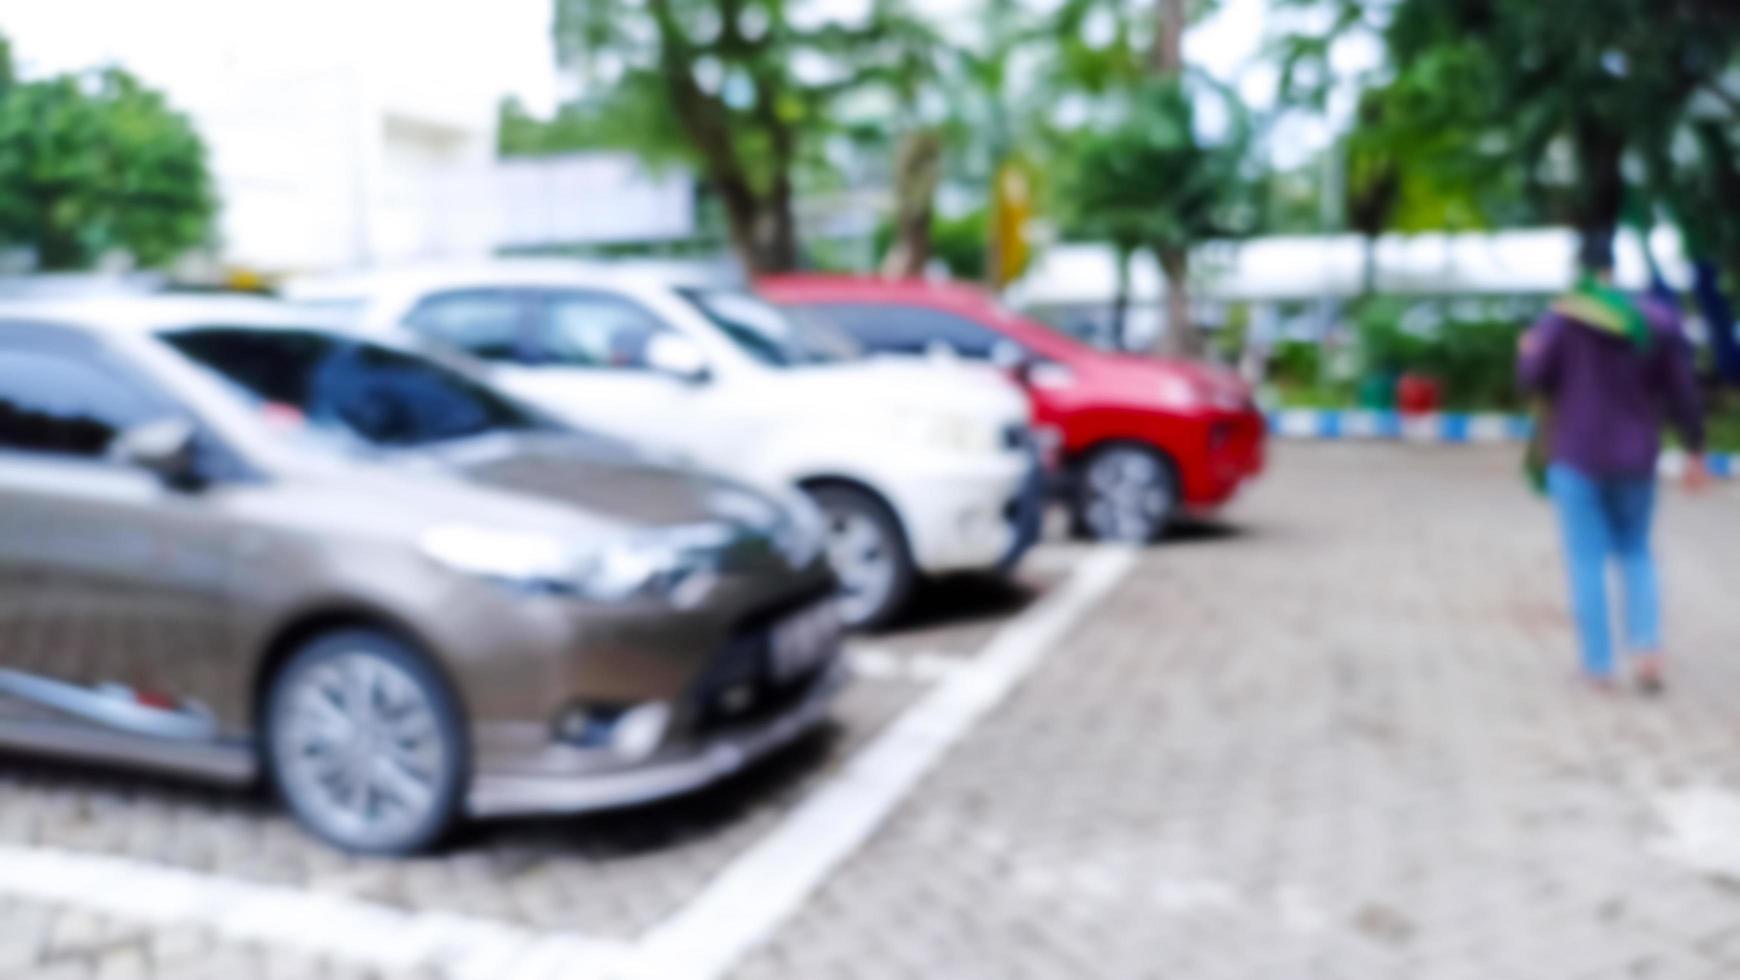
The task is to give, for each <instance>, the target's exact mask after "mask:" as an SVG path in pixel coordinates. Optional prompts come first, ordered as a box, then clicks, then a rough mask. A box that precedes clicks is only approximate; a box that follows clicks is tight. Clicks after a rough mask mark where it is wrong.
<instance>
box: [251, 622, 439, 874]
mask: <svg viewBox="0 0 1740 980" xmlns="http://www.w3.org/2000/svg"><path fill="white" fill-rule="evenodd" d="M264 719H265V724H264V726H263V731H262V733H261V738H262V741H263V743H264V755H265V760H266V764H267V767H268V770H269V772H270V773H271V777H272V782H273V784H274V785H275V786H276V787H277V790H278V793H279V795H280V796H281V797H282V798H283V800H284V801H285V803H286V804H288V806H289V808H290V810H291V812H292V813H294V814H295V815H296V818H297V820H298V821H300V822H301V824H302V825H303V826H304V827H306V828H307V829H308V830H309V831H311V832H312V833H314V834H315V835H316V836H318V837H320V838H321V839H323V840H325V841H327V842H328V843H331V844H333V845H334V846H336V847H338V848H340V849H342V850H346V851H351V852H354V853H360V854H380V855H404V854H414V853H417V852H420V851H424V850H427V849H428V848H430V847H433V846H434V845H435V844H436V843H437V842H439V841H440V840H441V839H442V838H443V837H444V836H445V835H446V834H447V833H448V832H449V831H450V830H451V829H452V828H453V826H454V824H455V823H456V822H457V820H458V817H459V811H460V805H461V802H462V799H463V796H464V791H465V787H466V786H467V784H468V782H469V779H468V775H469V761H470V760H469V752H468V746H467V743H466V738H465V725H464V715H463V713H462V711H461V710H460V708H459V702H458V699H457V698H456V697H455V696H454V695H453V692H452V690H451V688H450V687H449V686H448V684H447V682H446V681H445V679H444V678H442V677H441V675H440V674H439V673H438V672H437V671H436V670H435V669H434V667H433V666H431V664H430V663H429V661H428V660H427V659H426V658H425V657H423V656H422V655H421V654H420V653H419V652H418V651H416V650H415V649H413V648H412V647H410V646H409V645H407V644H406V643H404V642H402V641H400V640H399V639H397V638H395V637H393V636H391V635H390V634H387V633H384V632H380V631H377V630H369V629H347V630H340V631H336V632H332V633H328V634H325V635H323V636H320V637H317V638H315V639H314V640H312V641H311V642H309V643H307V644H305V645H303V646H302V647H301V648H299V649H298V650H297V651H296V652H295V653H293V654H292V655H291V656H290V657H289V659H287V660H286V661H285V662H284V663H283V665H282V666H281V667H280V669H279V670H278V671H277V672H276V674H275V676H273V678H272V680H271V686H270V688H269V689H268V691H267V694H266V704H265V713H264Z"/></svg>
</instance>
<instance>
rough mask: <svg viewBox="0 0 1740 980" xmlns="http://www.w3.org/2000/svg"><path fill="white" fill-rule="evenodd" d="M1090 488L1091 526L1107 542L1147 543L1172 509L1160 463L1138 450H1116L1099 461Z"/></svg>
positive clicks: (1090, 471) (1091, 473)
mask: <svg viewBox="0 0 1740 980" xmlns="http://www.w3.org/2000/svg"><path fill="white" fill-rule="evenodd" d="M1087 486H1088V506H1087V515H1086V516H1087V523H1088V526H1089V528H1091V529H1092V530H1093V532H1094V536H1095V537H1097V538H1101V539H1103V540H1112V541H1135V542H1143V541H1147V540H1149V539H1151V538H1153V537H1154V535H1155V533H1156V532H1157V531H1159V529H1160V524H1161V522H1162V521H1163V520H1164V519H1165V516H1166V513H1167V511H1168V510H1170V509H1171V507H1172V490H1171V487H1170V484H1169V483H1168V481H1167V479H1166V473H1165V470H1164V469H1163V467H1162V465H1161V463H1160V461H1159V460H1156V459H1154V458H1153V457H1152V456H1149V455H1148V454H1147V453H1143V452H1138V451H1136V450H1130V449H1122V450H1116V451H1113V452H1110V453H1107V454H1106V455H1104V456H1101V457H1100V458H1099V459H1098V460H1095V461H1094V463H1093V465H1092V466H1091V467H1089V469H1088V473H1087Z"/></svg>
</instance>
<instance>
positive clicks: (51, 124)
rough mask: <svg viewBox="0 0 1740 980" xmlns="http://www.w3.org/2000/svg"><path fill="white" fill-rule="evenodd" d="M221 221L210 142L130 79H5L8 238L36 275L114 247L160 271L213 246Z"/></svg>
mask: <svg viewBox="0 0 1740 980" xmlns="http://www.w3.org/2000/svg"><path fill="white" fill-rule="evenodd" d="M4 53H5V52H4V51H3V49H0V54H4ZM7 60H8V59H7V58H5V57H0V64H3V63H5V62H6V61H7ZM215 214H216V200H215V197H214V195H213V192H212V187H211V178H210V175H209V173H208V172H207V169H206V155H205V147H204V144H203V143H201V141H200V139H199V136H198V134H196V133H195V132H194V129H193V126H192V124H191V123H190V122H189V121H188V120H187V118H186V117H185V116H183V115H181V114H180V113H178V112H176V111H174V110H173V109H172V108H170V106H169V105H168V103H167V102H166V101H165V100H164V98H163V96H162V95H160V94H158V93H157V92H154V91H152V90H151V89H148V88H146V87H145V86H144V85H142V84H140V82H139V81H138V80H137V79H135V78H134V77H133V76H131V75H129V74H127V73H126V72H124V71H120V70H118V69H108V70H104V71H101V72H95V73H90V74H79V75H61V76H57V77H54V78H48V79H44V80H41V81H17V80H14V79H12V78H11V77H10V75H9V73H8V74H7V75H6V76H3V77H0V242H5V243H7V244H10V245H13V246H23V247H27V248H30V249H32V250H33V251H34V252H35V255H36V261H37V265H38V266H39V267H40V268H42V269H45V270H66V269H81V268H88V267H90V266H91V265H92V264H94V263H95V262H96V261H97V260H98V259H100V258H101V257H102V256H103V255H104V254H106V253H109V252H112V251H124V252H127V253H129V254H131V255H132V256H133V258H134V259H135V260H136V261H137V262H138V263H139V264H141V265H145V266H159V265H163V264H165V263H167V262H169V261H171V260H173V259H175V258H176V257H177V256H179V255H181V254H182V253H184V252H186V251H187V250H188V249H190V248H193V247H195V246H198V245H201V244H203V243H205V242H207V241H208V240H209V238H210V234H211V229H212V220H213V217H214V216H215Z"/></svg>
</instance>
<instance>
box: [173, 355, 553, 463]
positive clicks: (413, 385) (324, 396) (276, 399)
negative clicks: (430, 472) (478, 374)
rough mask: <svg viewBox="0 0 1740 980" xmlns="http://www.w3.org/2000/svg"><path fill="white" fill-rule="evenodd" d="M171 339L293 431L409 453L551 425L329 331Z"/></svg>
mask: <svg viewBox="0 0 1740 980" xmlns="http://www.w3.org/2000/svg"><path fill="white" fill-rule="evenodd" d="M162 339H163V341H164V342H165V343H167V344H168V345H169V347H170V348H172V349H173V350H175V351H176V352H178V353H179V354H181V355H182V356H183V357H184V358H186V359H187V360H188V361H189V362H191V363H193V364H195V365H197V366H199V367H200V368H202V369H204V370H206V371H207V372H209V373H210V374H211V375H213V376H215V377H216V378H218V379H219V380H220V381H222V382H223V383H224V384H225V385H226V386H228V387H229V388H230V389H231V390H233V391H235V392H237V393H238V394H239V395H240V396H241V398H242V399H243V400H244V401H245V402H246V403H247V404H248V405H250V406H251V407H252V408H253V409H254V410H255V411H256V412H258V413H259V414H260V416H261V417H262V418H263V420H264V421H266V422H267V424H269V425H271V426H273V427H274V428H277V429H279V430H281V431H283V432H285V433H286V434H290V435H308V436H315V437H317V438H321V439H323V440H324V441H328V442H334V441H336V442H338V443H341V444H345V445H348V446H350V447H353V448H360V449H404V448H410V447H416V446H428V445H433V444H436V443H443V442H451V441H454V440H459V439H469V438H473V437H476V436H483V435H490V434H493V433H500V432H526V431H532V430H537V429H542V428H545V427H546V426H545V425H544V423H543V421H542V420H541V419H539V418H538V417H537V416H536V415H534V414H533V413H532V412H530V411H528V410H526V409H524V408H521V407H520V406H518V405H516V404H514V403H513V402H511V401H509V400H508V399H506V398H504V397H502V396H501V395H498V394H496V393H495V392H494V391H491V390H490V389H489V388H488V387H486V386H484V385H483V384H480V383H479V382H477V381H474V380H472V379H471V378H469V377H467V376H466V375H464V374H462V373H460V372H458V371H455V370H452V369H450V368H448V367H446V366H444V365H442V364H440V363H437V362H435V361H432V360H429V359H427V358H424V357H419V356H417V355H415V354H411V353H408V352H405V351H399V350H393V349H392V348H388V347H383V346H380V345H378V344H370V343H365V342H361V341H356V340H351V339H348V338H345V337H341V336H339V335H336V334H331V333H326V332H323V331H318V330H281V329H267V330H262V329H249V328H235V327H199V328H193V329H183V330H175V331H171V332H169V333H166V334H163V335H162Z"/></svg>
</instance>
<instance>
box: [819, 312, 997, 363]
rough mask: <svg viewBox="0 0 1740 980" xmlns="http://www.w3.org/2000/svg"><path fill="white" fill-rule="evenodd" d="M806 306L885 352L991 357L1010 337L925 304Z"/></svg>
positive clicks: (974, 357) (865, 345)
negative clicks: (944, 349)
mask: <svg viewBox="0 0 1740 980" xmlns="http://www.w3.org/2000/svg"><path fill="white" fill-rule="evenodd" d="M806 309H807V310H808V311H809V312H811V313H814V314H815V315H817V316H820V317H822V318H824V319H827V320H831V321H832V322H834V323H835V324H837V325H838V326H840V327H841V328H842V329H844V330H845V331H846V332H847V333H849V334H851V335H852V336H853V337H855V338H857V340H858V342H859V343H861V344H863V345H864V347H865V348H866V349H868V350H871V351H874V352H877V353H884V354H924V353H928V352H930V351H932V350H935V349H937V348H938V347H948V348H950V349H952V350H953V351H954V352H955V353H956V354H958V355H960V356H961V357H966V358H971V359H973V360H990V359H991V356H992V352H993V351H995V350H996V349H997V346H998V345H999V344H1006V343H1008V342H1009V341H1008V340H1007V339H1006V338H1005V337H1004V336H1003V335H1002V334H1000V333H998V332H997V331H995V330H992V329H990V328H989V327H986V326H983V325H981V324H978V323H975V322H973V321H972V320H969V319H967V318H966V317H963V316H957V315H955V314H953V313H947V312H944V311H942V310H933V309H930V308H928V307H922V306H900V305H895V304H882V303H863V304H858V303H822V304H817V305H813V306H809V307H806Z"/></svg>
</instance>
